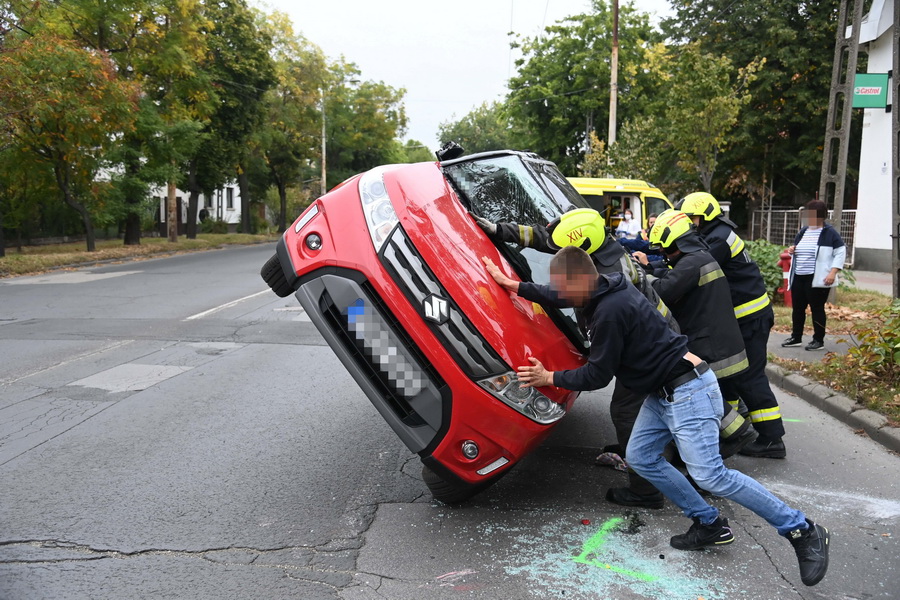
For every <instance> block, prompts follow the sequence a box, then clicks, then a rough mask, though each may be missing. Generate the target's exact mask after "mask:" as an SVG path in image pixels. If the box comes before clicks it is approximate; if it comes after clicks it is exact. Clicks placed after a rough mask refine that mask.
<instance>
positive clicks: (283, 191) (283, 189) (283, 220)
mask: <svg viewBox="0 0 900 600" xmlns="http://www.w3.org/2000/svg"><path fill="white" fill-rule="evenodd" d="M278 199H279V200H280V201H281V202H280V206H279V211H278V233H282V232H283V231H284V230H285V229H287V186H286V185H285V183H284V181H282V180H281V179H279V180H278Z"/></svg>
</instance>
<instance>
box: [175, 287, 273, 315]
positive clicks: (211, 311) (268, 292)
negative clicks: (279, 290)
mask: <svg viewBox="0 0 900 600" xmlns="http://www.w3.org/2000/svg"><path fill="white" fill-rule="evenodd" d="M270 293H272V290H269V289H265V290H263V291H261V292H256V293H255V294H250V295H249V296H244V297H243V298H238V299H237V300H232V301H231V302H226V303H225V304H222V305H221V306H217V307H215V308H211V309H209V310H204V311H203V312H201V313H197V314H196V315H191V316H190V317H188V318H187V319H184V320H185V321H193V320H194V319H202V318H203V317H205V316H207V315H211V314H213V313H214V312H218V311H220V310H224V309H226V308H231V307H232V306H234V305H236V304H240V303H241V302H243V301H244V300H249V299H250V298H256V297H257V296H262V295H263V294H270Z"/></svg>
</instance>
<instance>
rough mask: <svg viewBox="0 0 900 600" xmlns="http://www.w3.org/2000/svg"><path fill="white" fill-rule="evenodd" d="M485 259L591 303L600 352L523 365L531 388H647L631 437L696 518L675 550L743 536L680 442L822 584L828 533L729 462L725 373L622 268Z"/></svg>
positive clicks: (547, 296)
mask: <svg viewBox="0 0 900 600" xmlns="http://www.w3.org/2000/svg"><path fill="white" fill-rule="evenodd" d="M483 261H484V263H485V266H486V268H487V271H488V273H489V274H490V275H491V277H492V278H493V279H494V281H496V282H497V283H498V284H499V285H500V286H502V287H503V288H504V289H507V290H509V291H510V292H513V293H516V294H519V295H520V296H522V297H523V298H526V299H528V300H531V301H532V302H539V303H542V304H544V303H546V304H548V305H554V306H560V307H565V306H575V307H581V308H582V309H583V311H584V317H585V319H586V322H587V326H588V330H589V335H590V340H591V350H590V356H589V358H588V361H587V363H586V364H585V365H583V366H581V367H579V368H577V369H572V370H567V371H556V372H553V371H547V370H546V369H545V368H544V366H543V365H542V364H541V362H540V360H538V359H537V358H536V357H533V356H532V357H529V358H528V360H529V362H530V363H531V364H529V365H526V366H522V367H519V368H518V378H519V381H520V382H521V384H522V386H523V387H544V386H548V385H554V386H557V387H561V388H566V389H570V390H583V391H586V390H596V389H601V388H604V387H606V386H607V385H609V382H610V381H611V380H612V378H613V377H615V378H616V379H617V380H618V379H621V380H622V383H623V384H624V385H626V386H627V387H628V388H629V389H632V390H634V391H636V392H640V393H645V394H647V398H646V400H645V401H644V403H643V405H642V406H641V410H640V413H639V414H638V418H637V422H636V423H635V427H634V431H633V432H632V436H631V440H630V441H629V443H628V451H627V452H628V458H629V462H632V467H633V468H634V469H635V470H636V471H637V472H638V473H639V474H640V475H641V476H643V477H644V478H646V479H647V480H649V481H650V482H651V483H653V484H654V485H655V486H656V487H657V489H659V490H660V491H661V492H662V493H663V494H665V495H666V496H668V498H669V499H670V500H671V501H672V502H674V503H675V504H677V505H678V507H679V508H681V509H682V511H683V512H684V514H685V515H686V516H688V517H690V518H691V519H693V521H694V524H693V525H692V526H691V528H690V529H689V530H688V531H687V533H684V534H682V535H676V536H673V537H672V538H671V540H670V544H671V545H672V547H674V548H677V549H679V550H699V549H701V548H704V547H708V546H720V545H724V544H730V543H731V542H733V541H734V535H733V533H732V530H731V528H730V527H729V526H728V521H727V519H723V518H722V517H721V516H719V511H718V509H716V508H715V507H713V506H710V505H709V504H708V503H707V502H706V501H704V500H703V498H702V497H701V496H700V494H699V493H698V492H697V490H695V489H694V487H693V486H692V485H691V484H690V483H689V482H688V480H687V478H686V477H685V476H684V475H683V474H681V472H680V471H678V469H676V468H675V467H673V466H672V465H670V464H669V463H668V462H667V461H666V460H665V459H664V458H663V456H662V452H663V448H664V447H665V446H666V444H668V443H669V442H670V441H673V440H674V442H675V445H676V446H677V447H678V450H679V452H680V454H681V456H682V457H683V458H684V460H685V463H686V465H687V468H688V472H689V473H690V474H691V476H692V477H693V478H694V479H695V480H696V481H697V483H698V484H700V485H701V486H702V487H703V488H704V489H707V490H709V491H710V492H712V493H714V494H716V495H717V496H721V497H723V498H728V499H731V500H733V501H735V502H737V503H738V504H740V505H742V506H744V507H746V508H748V509H749V510H752V511H753V512H755V513H756V514H758V515H759V516H760V517H762V518H763V519H765V520H766V521H768V522H769V523H770V524H771V525H772V526H773V527H775V528H776V529H777V530H778V533H779V534H781V535H783V536H785V537H786V538H787V539H788V540H789V541H790V543H791V545H792V546H793V547H794V551H795V553H796V554H797V560H798V562H799V565H800V577H801V580H802V581H803V583H804V584H805V585H810V586H811V585H815V584H817V583H818V582H819V581H821V580H822V578H823V577H824V576H825V572H826V571H827V569H828V543H829V533H828V530H827V529H825V528H824V527H822V526H821V525H818V524H815V523H813V522H812V521H810V520H809V519H807V518H806V516H805V515H804V514H803V513H802V512H801V511H799V510H796V509H792V508H790V507H789V506H787V505H786V504H785V503H784V502H782V501H781V500H779V499H778V498H776V497H775V496H774V495H773V494H772V493H771V492H769V491H768V490H766V489H765V488H764V487H762V486H761V485H760V484H759V483H758V482H756V481H755V480H754V479H751V478H750V477H747V476H746V475H744V474H743V473H740V472H739V471H734V470H731V469H728V468H726V467H725V464H724V463H723V462H722V457H721V456H720V454H719V425H718V424H719V419H721V417H722V412H723V407H722V397H721V393H720V392H719V387H718V385H717V383H716V377H715V375H714V374H713V372H712V371H711V370H710V368H709V365H707V364H706V363H705V362H704V361H703V360H701V359H700V357H698V356H697V355H696V354H694V353H692V352H690V351H688V347H687V338H686V337H685V336H683V335H681V334H677V333H675V332H674V331H672V330H671V329H670V328H669V327H668V326H667V324H666V321H665V319H664V318H663V317H662V316H661V315H660V314H659V313H658V312H657V311H656V310H655V309H654V307H653V306H651V305H650V303H649V302H648V301H647V299H646V298H645V297H644V296H643V295H642V294H641V293H640V292H638V290H637V289H636V288H635V287H634V286H632V285H629V284H628V283H627V282H626V281H625V278H624V276H623V275H622V274H621V273H612V274H609V275H599V274H598V273H597V269H596V268H595V267H594V264H593V261H592V260H591V258H590V256H588V254H587V253H586V252H585V251H584V250H582V249H580V248H577V247H574V246H568V247H566V248H563V249H562V250H560V251H559V252H558V253H557V254H556V255H555V256H554V257H553V259H552V260H551V261H550V282H551V285H550V286H544V285H538V284H534V283H526V282H520V281H516V280H514V279H512V278H510V277H508V276H507V275H506V274H505V273H504V272H503V271H502V270H501V269H500V268H499V267H497V265H495V264H494V263H493V262H492V261H491V260H490V259H489V258H487V257H484V258H483Z"/></svg>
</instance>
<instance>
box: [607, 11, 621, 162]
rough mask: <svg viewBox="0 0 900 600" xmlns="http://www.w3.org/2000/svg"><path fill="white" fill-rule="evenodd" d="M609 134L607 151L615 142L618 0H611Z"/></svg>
mask: <svg viewBox="0 0 900 600" xmlns="http://www.w3.org/2000/svg"><path fill="white" fill-rule="evenodd" d="M609 69H610V75H609V136H608V138H607V146H606V149H607V152H609V149H610V148H612V145H613V144H615V143H616V104H617V101H618V96H619V0H613V42H612V60H611V61H610V64H609Z"/></svg>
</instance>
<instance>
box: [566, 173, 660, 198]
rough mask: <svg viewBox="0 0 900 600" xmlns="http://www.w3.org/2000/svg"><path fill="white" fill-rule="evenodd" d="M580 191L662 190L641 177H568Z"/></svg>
mask: <svg viewBox="0 0 900 600" xmlns="http://www.w3.org/2000/svg"><path fill="white" fill-rule="evenodd" d="M566 179H568V180H569V183H571V184H572V186H573V187H574V188H575V189H576V190H578V191H579V192H604V191H609V192H638V193H640V192H656V193H659V194H660V195H662V191H661V190H660V189H659V188H657V187H656V186H653V185H650V184H649V183H647V182H646V181H642V180H640V179H606V178H599V177H567V178H566Z"/></svg>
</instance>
